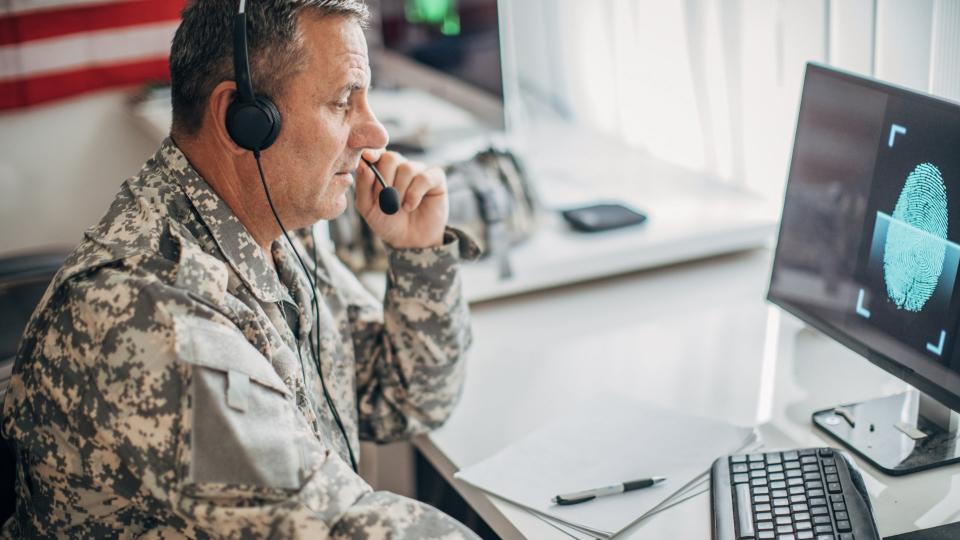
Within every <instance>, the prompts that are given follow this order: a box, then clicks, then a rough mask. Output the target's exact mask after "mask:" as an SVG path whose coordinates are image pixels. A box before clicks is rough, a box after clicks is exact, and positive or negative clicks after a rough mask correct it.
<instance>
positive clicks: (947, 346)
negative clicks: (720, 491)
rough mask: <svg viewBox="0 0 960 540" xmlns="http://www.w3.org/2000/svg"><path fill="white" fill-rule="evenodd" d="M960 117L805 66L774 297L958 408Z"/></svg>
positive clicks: (943, 106) (952, 110) (940, 106)
mask: <svg viewBox="0 0 960 540" xmlns="http://www.w3.org/2000/svg"><path fill="white" fill-rule="evenodd" d="M958 242H960V106H958V105H957V104H953V103H949V102H946V101H942V100H939V99H936V98H933V97H930V96H926V95H922V94H918V93H915V92H910V91H907V90H904V89H900V88H896V87H892V86H888V85H884V84H881V83H877V82H874V81H870V80H867V79H862V78H860V77H856V76H853V75H849V74H844V73H840V72H837V71H833V70H831V69H828V68H825V67H821V66H817V65H812V64H811V65H808V66H807V73H806V79H805V80H804V86H803V96H802V99H801V105H800V113H799V117H798V120H797V131H796V137H795V140H794V150H793V160H792V162H791V166H790V177H789V180H788V182H787V189H786V197H785V199H784V205H783V216H782V221H781V228H780V236H779V240H778V243H777V249H776V255H775V259H774V264H773V273H772V275H771V280H770V289H769V299H770V300H771V301H772V302H774V303H775V304H777V305H779V306H781V307H783V308H784V309H786V310H787V311H789V312H791V313H793V314H795V315H797V316H798V317H799V318H801V319H803V320H805V321H807V322H808V323H810V324H811V325H813V326H815V327H817V328H819V329H820V330H822V331H823V332H825V333H826V334H828V335H830V336H831V337H833V338H834V339H836V340H838V341H840V342H841V343H843V344H845V345H846V346H848V347H850V348H851V349H853V350H854V351H856V352H858V353H860V354H862V355H863V356H865V357H867V358H869V359H870V360H871V361H873V362H874V363H876V364H877V365H879V366H881V367H883V368H884V369H887V370H888V371H890V372H891V373H893V374H895V375H897V376H898V377H901V378H903V379H904V380H906V381H907V382H909V383H910V384H912V385H913V386H915V387H917V388H918V389H919V390H921V391H923V392H926V393H927V394H929V395H931V396H932V397H934V398H936V399H938V400H940V401H941V402H943V403H944V404H946V405H948V406H950V407H952V408H954V409H960V347H958V346H957V345H958V344H957V338H958V335H957V326H958V313H960V294H958V293H957V270H958V266H960V244H958Z"/></svg>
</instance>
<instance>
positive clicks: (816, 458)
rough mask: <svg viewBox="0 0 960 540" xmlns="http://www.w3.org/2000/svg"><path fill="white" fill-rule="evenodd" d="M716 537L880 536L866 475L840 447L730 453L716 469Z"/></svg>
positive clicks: (849, 539) (819, 539)
mask: <svg viewBox="0 0 960 540" xmlns="http://www.w3.org/2000/svg"><path fill="white" fill-rule="evenodd" d="M710 492H711V499H712V501H711V507H712V508H711V510H712V519H713V538H714V540H745V539H752V540H767V539H773V540H879V539H880V535H879V534H878V532H877V526H876V523H875V522H874V519H873V510H872V508H871V506H870V498H869V496H868V495H867V490H866V488H865V487H864V485H863V479H862V478H861V476H860V473H859V472H858V471H857V470H856V469H855V468H853V466H852V465H851V464H850V462H849V461H847V459H846V458H845V457H844V456H843V454H841V453H840V452H839V451H837V450H834V449H832V448H807V449H804V450H792V451H788V452H766V453H759V454H743V455H733V456H724V457H721V458H719V459H717V460H716V461H715V462H714V463H713V468H712V469H711V472H710Z"/></svg>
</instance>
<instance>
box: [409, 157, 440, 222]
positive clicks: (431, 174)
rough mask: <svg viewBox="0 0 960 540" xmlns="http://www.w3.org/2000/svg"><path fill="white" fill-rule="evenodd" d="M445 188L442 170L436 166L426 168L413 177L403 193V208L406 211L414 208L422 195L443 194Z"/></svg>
mask: <svg viewBox="0 0 960 540" xmlns="http://www.w3.org/2000/svg"><path fill="white" fill-rule="evenodd" d="M446 188H447V183H446V178H445V177H444V174H443V171H442V170H441V169H440V168H438V167H433V168H430V169H427V170H425V171H423V172H421V173H420V174H418V175H417V176H415V177H414V178H413V181H412V182H411V183H410V186H409V187H408V188H407V190H406V193H404V194H403V209H404V210H406V211H407V212H411V211H413V210H416V209H417V207H419V206H420V203H421V202H422V201H423V198H424V197H426V196H427V195H440V194H443V193H444V191H445V190H446Z"/></svg>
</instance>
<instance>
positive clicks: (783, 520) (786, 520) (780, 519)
mask: <svg viewBox="0 0 960 540" xmlns="http://www.w3.org/2000/svg"><path fill="white" fill-rule="evenodd" d="M775 523H776V524H777V525H778V526H779V525H793V519H792V518H791V517H790V516H777V519H776V521H775ZM790 530H793V529H790Z"/></svg>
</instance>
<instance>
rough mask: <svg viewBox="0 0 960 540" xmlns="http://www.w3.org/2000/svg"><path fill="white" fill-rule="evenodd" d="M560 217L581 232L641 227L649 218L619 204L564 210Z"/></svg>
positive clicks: (594, 205)
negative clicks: (632, 226)
mask: <svg viewBox="0 0 960 540" xmlns="http://www.w3.org/2000/svg"><path fill="white" fill-rule="evenodd" d="M560 215H562V216H563V219H565V220H566V221H567V223H569V224H570V226H571V227H573V228H574V229H576V230H578V231H581V232H600V231H609V230H612V229H619V228H622V227H629V226H631V225H639V224H641V223H643V222H644V221H646V220H647V216H645V215H643V214H641V213H640V212H637V211H636V210H633V209H631V208H627V207H626V206H624V205H622V204H618V203H603V204H591V205H589V206H581V207H578V208H570V209H567V210H562V211H561V212H560Z"/></svg>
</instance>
